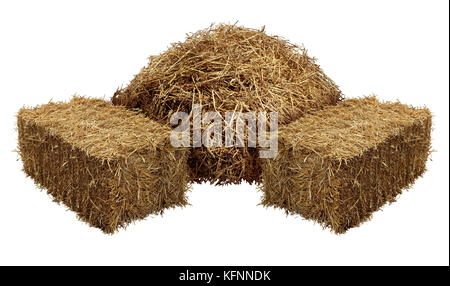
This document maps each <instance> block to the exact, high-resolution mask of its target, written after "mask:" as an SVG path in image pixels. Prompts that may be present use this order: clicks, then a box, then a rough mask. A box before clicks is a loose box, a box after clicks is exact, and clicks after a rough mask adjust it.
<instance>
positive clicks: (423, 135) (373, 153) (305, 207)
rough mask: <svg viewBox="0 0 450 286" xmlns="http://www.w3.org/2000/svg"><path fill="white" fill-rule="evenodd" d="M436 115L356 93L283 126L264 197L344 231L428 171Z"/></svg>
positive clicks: (267, 167)
mask: <svg viewBox="0 0 450 286" xmlns="http://www.w3.org/2000/svg"><path fill="white" fill-rule="evenodd" d="M430 132H431V114H430V112H429V111H428V110H427V109H415V108H411V107H408V106H406V105H402V104H399V103H379V102H378V101H377V100H376V99H375V98H365V99H352V100H346V101H343V102H341V103H340V104H338V106H336V107H329V108H325V109H324V110H323V111H319V112H317V113H315V114H314V115H310V116H306V117H304V118H302V119H300V120H297V121H296V122H293V123H292V124H290V125H288V126H286V127H284V128H281V129H280V145H281V146H280V148H279V153H278V156H277V157H276V158H275V159H273V160H269V159H267V160H264V162H263V187H262V188H263V191H264V198H263V204H264V205H266V206H275V207H280V208H284V209H285V210H286V211H287V212H288V213H297V214H300V215H302V216H303V217H304V218H306V219H312V220H315V221H317V222H319V223H321V224H322V225H323V226H324V227H330V228H331V229H332V230H333V231H334V232H336V233H344V232H345V231H347V230H348V229H349V228H352V227H356V226H358V225H359V224H360V223H361V222H364V221H366V220H368V219H370V217H371V214H372V213H373V212H375V211H377V210H378V209H379V208H380V207H381V206H383V205H384V204H385V203H387V202H393V201H395V198H396V196H397V195H398V194H400V193H401V192H402V189H404V188H407V187H409V186H410V185H411V184H412V183H413V182H414V180H415V179H416V178H418V177H419V176H421V175H422V174H423V172H424V171H425V166H426V161H427V158H428V155H429V152H430V140H431V138H430Z"/></svg>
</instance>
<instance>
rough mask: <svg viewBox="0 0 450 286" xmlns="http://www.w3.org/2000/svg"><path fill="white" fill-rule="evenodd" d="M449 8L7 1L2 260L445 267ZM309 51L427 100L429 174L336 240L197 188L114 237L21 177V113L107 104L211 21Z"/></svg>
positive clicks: (2, 20)
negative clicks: (99, 100)
mask: <svg viewBox="0 0 450 286" xmlns="http://www.w3.org/2000/svg"><path fill="white" fill-rule="evenodd" d="M448 11H449V7H448V1H444V0H438V1H429V0H427V1H411V0H408V1H379V0H378V1H292V2H287V1H279V0H277V1H272V2H266V1H256V2H251V1H242V0H240V1H229V0H227V1H217V2H213V1H201V2H195V1H180V2H174V1H160V2H159V3H157V2H156V1H123V2H118V1H80V0H78V1H70V2H69V1H26V2H25V1H8V2H6V1H2V2H1V4H0V83H1V100H2V103H1V106H0V108H1V113H0V114H1V121H0V123H1V133H0V134H1V152H2V153H1V155H2V157H1V158H2V164H1V165H0V168H1V172H0V174H1V182H2V188H1V190H0V220H1V225H0V264H18V265H24V264H39V265H41V264H44V265H46V264H64V265H79V264H90V265H98V264H126V265H136V264H137V265H140V264H148V265H183V264H189V265H205V264H206V265H222V264H226V265H233V264H239V265H253V264H254V265H380V264H381V265H385V264H387V265H400V264H407V265H416V264H420V265H422V264H425V265H430V264H431V265H436V264H438V265H442V264H444V265H448V263H449V161H448V157H449V154H448V151H449V140H448V139H449V133H448V131H449V126H448V123H449V79H448V77H449V31H448V29H449V26H448V25H449V14H448ZM237 20H239V23H240V24H241V25H243V26H247V27H251V28H260V27H261V26H262V25H266V30H267V32H268V33H270V34H277V35H281V36H283V37H285V38H287V39H289V40H290V41H291V42H294V43H297V44H301V43H303V44H304V45H305V47H306V48H307V49H308V50H309V53H310V55H312V56H314V57H317V58H318V59H319V64H320V65H321V66H322V67H323V69H324V71H325V72H326V73H327V74H328V75H329V76H330V77H331V78H332V79H334V80H335V82H336V83H337V84H338V85H339V86H340V87H341V89H342V91H343V92H344V94H345V95H346V97H357V96H362V95H369V94H371V93H375V94H377V95H378V96H379V98H381V99H383V100H396V99H398V100H400V101H401V102H403V103H407V104H411V105H415V106H423V105H426V106H427V107H429V108H430V109H431V111H432V112H433V114H434V119H433V120H434V132H433V148H434V149H435V150H436V152H435V153H434V154H433V156H432V161H429V163H428V169H429V170H428V172H427V173H425V175H424V176H423V178H420V179H418V180H417V182H416V183H415V185H414V186H413V187H412V189H411V190H410V191H408V192H405V193H404V194H402V195H401V196H400V198H399V200H398V202H396V203H395V204H392V205H388V206H385V207H384V208H383V209H382V211H379V212H377V213H375V215H374V217H373V219H372V220H371V221H370V222H367V223H364V224H363V225H362V226H361V227H359V228H355V229H352V230H350V231H348V232H347V233H346V234H345V235H340V236H337V235H334V234H332V233H331V232H329V231H328V230H322V228H321V227H320V226H319V225H317V224H314V223H312V222H310V221H305V220H303V219H301V218H299V217H295V216H289V217H286V216H285V214H284V213H283V211H281V210H275V209H271V208H269V209H266V208H264V207H261V206H258V203H259V201H260V197H261V193H260V192H257V190H256V188H255V186H250V185H246V184H242V185H233V186H228V187H213V186H210V185H208V184H203V185H194V186H193V190H192V192H190V193H189V199H190V202H191V204H192V206H189V207H186V208H184V209H177V210H170V211H167V212H166V213H165V215H164V216H163V217H152V218H148V219H147V220H145V221H140V222H137V223H136V224H135V225H131V226H130V227H128V228H127V229H126V230H125V231H124V230H122V231H120V232H119V233H117V234H116V235H113V236H108V235H104V234H103V233H102V232H100V231H99V230H97V229H94V228H90V227H88V226H87V225H86V224H84V223H82V222H79V221H78V220H77V219H76V216H75V214H74V213H72V212H70V211H68V210H67V209H66V208H65V207H64V206H62V205H57V204H55V203H53V202H52V201H51V199H50V198H49V197H48V196H47V195H46V194H45V192H41V191H39V190H38V189H37V188H36V187H35V186H34V184H33V182H32V180H31V179H29V178H26V177H25V176H24V174H23V173H22V172H21V162H20V160H19V161H17V154H16V153H14V152H12V151H13V150H14V149H15V146H16V144H17V143H16V142H17V134H16V130H15V129H14V128H15V124H16V121H15V114H16V112H17V111H18V109H19V108H20V107H21V106H23V105H27V106H33V105H37V104H42V103H46V102H48V101H49V100H50V99H53V100H67V99H69V98H70V97H71V95H72V94H74V93H78V94H80V95H86V96H91V97H105V98H109V97H110V96H111V95H112V94H113V92H114V91H115V90H116V88H118V87H119V86H121V85H126V84H127V83H128V82H129V80H131V79H132V77H133V75H134V74H136V73H137V72H138V71H139V69H140V68H141V67H143V66H144V65H145V64H146V63H147V57H148V56H149V55H151V54H158V53H160V52H162V51H164V50H165V49H166V48H167V47H168V46H169V44H170V43H171V42H175V41H182V40H183V39H184V36H185V33H187V32H194V31H197V30H198V29H203V28H206V27H207V26H209V24H211V23H212V22H216V23H218V22H226V23H234V22H235V21H237Z"/></svg>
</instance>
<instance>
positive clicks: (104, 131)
mask: <svg viewBox="0 0 450 286" xmlns="http://www.w3.org/2000/svg"><path fill="white" fill-rule="evenodd" d="M17 118H18V121H17V124H18V133H19V147H18V148H19V153H20V155H21V157H22V161H23V166H24V171H25V172H26V174H27V175H29V176H30V177H31V178H33V179H34V180H35V182H36V183H37V184H39V185H40V186H41V187H43V188H46V189H47V190H48V193H49V194H50V195H52V196H53V198H54V200H55V201H56V202H63V203H64V204H65V205H66V206H68V207H69V208H70V209H71V210H73V211H75V212H76V213H77V214H78V216H79V218H80V219H81V220H83V221H85V222H88V223H89V224H90V225H91V226H94V227H98V228H100V229H101V230H103V231H104V232H105V233H113V232H114V231H116V230H117V229H118V228H119V227H125V226H126V225H127V224H128V223H130V222H132V221H134V220H137V219H143V218H145V217H146V216H147V215H149V214H159V213H162V211H163V210H164V209H165V208H169V207H174V206H184V205H185V204H186V198H185V192H186V188H187V163H186V161H187V151H186V149H183V148H174V147H172V146H171V145H170V143H169V140H168V138H169V134H170V128H168V127H165V126H162V125H160V124H159V123H156V122H153V121H151V120H149V119H148V118H145V117H144V116H143V115H137V114H136V113H135V112H132V111H127V110H125V109H124V108H123V107H115V106H112V105H111V104H110V103H107V102H105V101H103V100H100V99H85V98H78V97H75V98H73V99H72V100H71V101H70V102H69V103H49V104H46V105H42V106H40V107H36V108H31V109H21V110H20V111H19V113H18V116H17Z"/></svg>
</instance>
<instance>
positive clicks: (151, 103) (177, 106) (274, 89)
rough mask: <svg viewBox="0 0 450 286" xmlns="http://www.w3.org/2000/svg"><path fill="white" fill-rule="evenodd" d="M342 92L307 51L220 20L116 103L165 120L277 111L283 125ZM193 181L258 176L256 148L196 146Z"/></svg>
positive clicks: (160, 60) (168, 55) (159, 61)
mask: <svg viewBox="0 0 450 286" xmlns="http://www.w3.org/2000/svg"><path fill="white" fill-rule="evenodd" d="M340 99H341V92H340V90H339V89H338V87H337V86H336V85H335V84H334V82H333V81H332V80H331V79H329V78H328V77H327V76H326V75H325V74H324V73H323V71H322V70H321V69H320V67H319V66H318V65H317V64H316V63H315V59H313V58H310V57H309V56H308V55H307V53H306V50H305V49H304V48H302V47H298V46H296V45H293V44H291V43H289V42H288V41H286V40H284V39H282V38H280V37H276V36H268V35H266V34H265V32H264V28H263V29H261V30H254V29H247V28H243V27H238V26H235V25H223V24H221V25H217V26H211V27H209V28H208V29H205V30H201V31H198V32H196V33H193V34H188V35H187V39H186V41H185V42H182V43H174V44H172V47H171V48H169V49H168V50H167V51H165V52H164V53H162V54H160V55H158V56H152V57H150V60H149V63H148V65H147V66H146V67H144V68H143V69H142V70H141V71H140V73H139V74H137V75H136V76H135V78H134V79H133V80H132V81H131V82H130V84H129V85H128V86H127V87H126V88H124V89H121V90H118V91H117V92H116V93H115V94H114V96H113V99H112V102H113V104H115V105H125V106H127V107H129V108H140V109H141V110H142V111H143V112H144V113H145V114H146V115H147V116H149V117H150V118H151V119H154V120H157V121H159V122H162V123H168V122H169V118H170V116H171V115H172V114H173V113H174V112H176V111H184V112H188V113H189V112H191V110H192V106H193V104H200V105H201V106H202V108H203V112H207V111H218V112H220V114H221V115H222V117H224V113H225V112H227V111H228V112H247V111H252V112H258V111H266V112H278V117H279V124H285V123H289V122H291V121H293V120H295V119H297V118H299V117H300V116H302V115H304V114H305V113H306V112H309V111H310V110H313V109H320V108H322V107H323V106H326V105H334V104H336V103H337V102H338V101H339V100H340ZM189 165H190V167H191V173H192V180H193V181H196V182H202V181H206V180H209V181H211V182H216V183H218V184H226V183H239V182H240V181H241V180H244V181H247V182H250V183H251V182H254V181H260V176H261V171H260V162H259V157H258V152H257V151H256V150H254V148H234V149H232V150H230V148H225V147H212V148H209V150H207V148H204V147H202V148H195V149H194V150H193V152H192V154H191V156H190V159H189Z"/></svg>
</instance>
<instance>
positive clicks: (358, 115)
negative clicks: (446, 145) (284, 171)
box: [279, 97, 431, 159]
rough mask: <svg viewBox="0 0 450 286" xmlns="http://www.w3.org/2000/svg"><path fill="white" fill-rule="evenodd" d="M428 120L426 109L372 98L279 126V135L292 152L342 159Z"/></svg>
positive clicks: (348, 103)
mask: <svg viewBox="0 0 450 286" xmlns="http://www.w3.org/2000/svg"><path fill="white" fill-rule="evenodd" d="M430 117H431V114H430V111H429V110H428V109H426V108H423V109H420V108H413V107H410V106H407V105H404V104H400V103H389V102H387V103H381V102H379V101H378V100H377V99H376V98H375V97H366V98H361V99H347V100H344V101H342V102H340V103H339V104H338V105H337V106H329V107H327V108H325V109H323V110H321V111H318V112H315V113H314V114H311V115H307V116H305V117H302V118H300V119H299V120H297V121H295V122H292V123H291V124H288V125H286V126H284V127H281V128H280V133H279V134H280V137H281V138H282V139H283V140H284V141H283V142H284V144H287V145H288V147H292V148H293V149H302V150H309V151H311V152H314V153H316V154H318V155H319V156H320V157H322V158H323V157H332V158H337V159H345V158H349V157H353V156H355V155H359V154H362V153H363V152H364V151H366V150H368V149H369V148H374V147H376V146H377V145H378V144H380V143H382V142H384V141H385V140H386V139H388V138H389V137H391V136H395V135H398V134H399V132H400V131H401V130H402V129H403V128H405V127H408V126H411V125H412V124H415V123H418V122H420V121H423V120H426V119H427V118H430Z"/></svg>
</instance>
